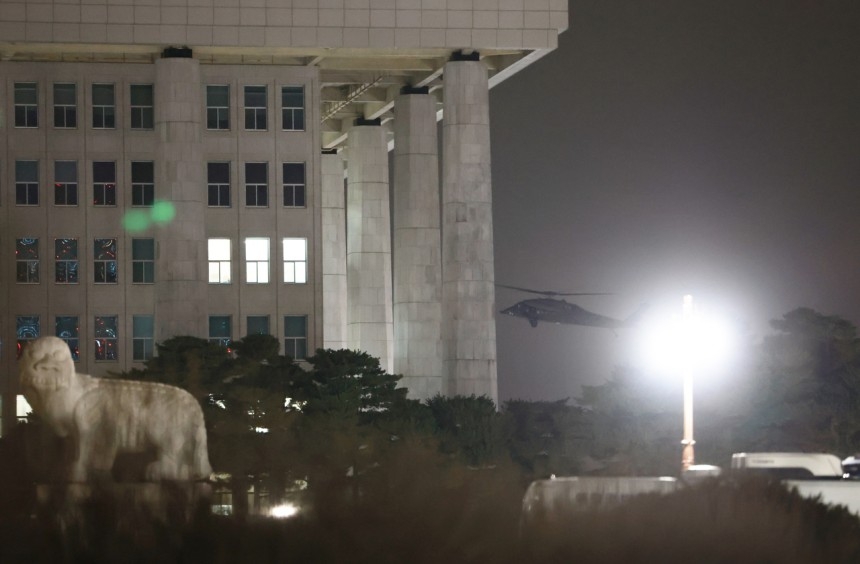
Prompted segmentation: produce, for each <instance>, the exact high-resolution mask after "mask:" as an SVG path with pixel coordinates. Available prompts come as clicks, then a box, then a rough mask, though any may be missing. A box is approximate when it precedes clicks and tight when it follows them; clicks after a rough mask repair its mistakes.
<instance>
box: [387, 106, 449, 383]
mask: <svg viewBox="0 0 860 564" xmlns="http://www.w3.org/2000/svg"><path fill="white" fill-rule="evenodd" d="M394 113H395V120H394V151H393V153H394V154H393V159H394V163H393V164H394V190H393V197H394V202H393V209H394V215H393V225H394V372H396V373H397V374H402V375H403V380H402V383H403V385H404V386H406V388H408V389H409V395H410V397H412V398H416V399H427V398H431V397H433V396H435V395H437V394H444V393H446V392H447V387H446V386H444V379H443V377H442V369H443V366H442V340H441V331H442V251H441V231H440V228H439V155H438V152H439V149H438V138H437V137H438V136H437V134H436V129H437V127H436V98H435V97H434V96H432V95H431V94H428V93H422V92H420V91H419V92H413V93H407V94H401V95H400V96H398V97H397V99H396V100H395V101H394Z"/></svg>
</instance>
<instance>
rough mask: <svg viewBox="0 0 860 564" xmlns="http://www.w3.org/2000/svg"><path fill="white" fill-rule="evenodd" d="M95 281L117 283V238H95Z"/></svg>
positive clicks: (98, 282)
mask: <svg viewBox="0 0 860 564" xmlns="http://www.w3.org/2000/svg"><path fill="white" fill-rule="evenodd" d="M93 282H95V283H96V284H116V282H117V264H116V239H95V240H94V241H93Z"/></svg>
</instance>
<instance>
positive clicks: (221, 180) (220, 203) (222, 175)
mask: <svg viewBox="0 0 860 564" xmlns="http://www.w3.org/2000/svg"><path fill="white" fill-rule="evenodd" d="M206 178H207V184H208V189H209V205H210V206H212V207H221V208H229V207H230V163H207V164H206Z"/></svg>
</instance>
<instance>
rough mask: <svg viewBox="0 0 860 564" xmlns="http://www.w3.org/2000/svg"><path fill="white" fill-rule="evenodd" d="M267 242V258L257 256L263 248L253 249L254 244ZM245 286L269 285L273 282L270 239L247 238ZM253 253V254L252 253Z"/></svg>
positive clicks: (245, 241) (245, 240)
mask: <svg viewBox="0 0 860 564" xmlns="http://www.w3.org/2000/svg"><path fill="white" fill-rule="evenodd" d="M263 242H265V257H263V258H251V256H252V254H253V256H255V257H256V256H257V253H258V252H259V251H261V250H262V247H261V248H259V249H257V248H252V247H253V243H263ZM244 244H245V245H244V247H245V284H268V283H270V282H271V266H270V265H271V262H272V258H271V257H272V254H271V253H272V241H271V240H270V239H269V238H268V237H245V239H244ZM252 251H253V253H252Z"/></svg>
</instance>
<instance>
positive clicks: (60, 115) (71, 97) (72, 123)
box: [54, 84, 78, 129]
mask: <svg viewBox="0 0 860 564" xmlns="http://www.w3.org/2000/svg"><path fill="white" fill-rule="evenodd" d="M77 126H78V102H77V86H75V84H54V127H58V128H67V129H71V128H75V127H77Z"/></svg>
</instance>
